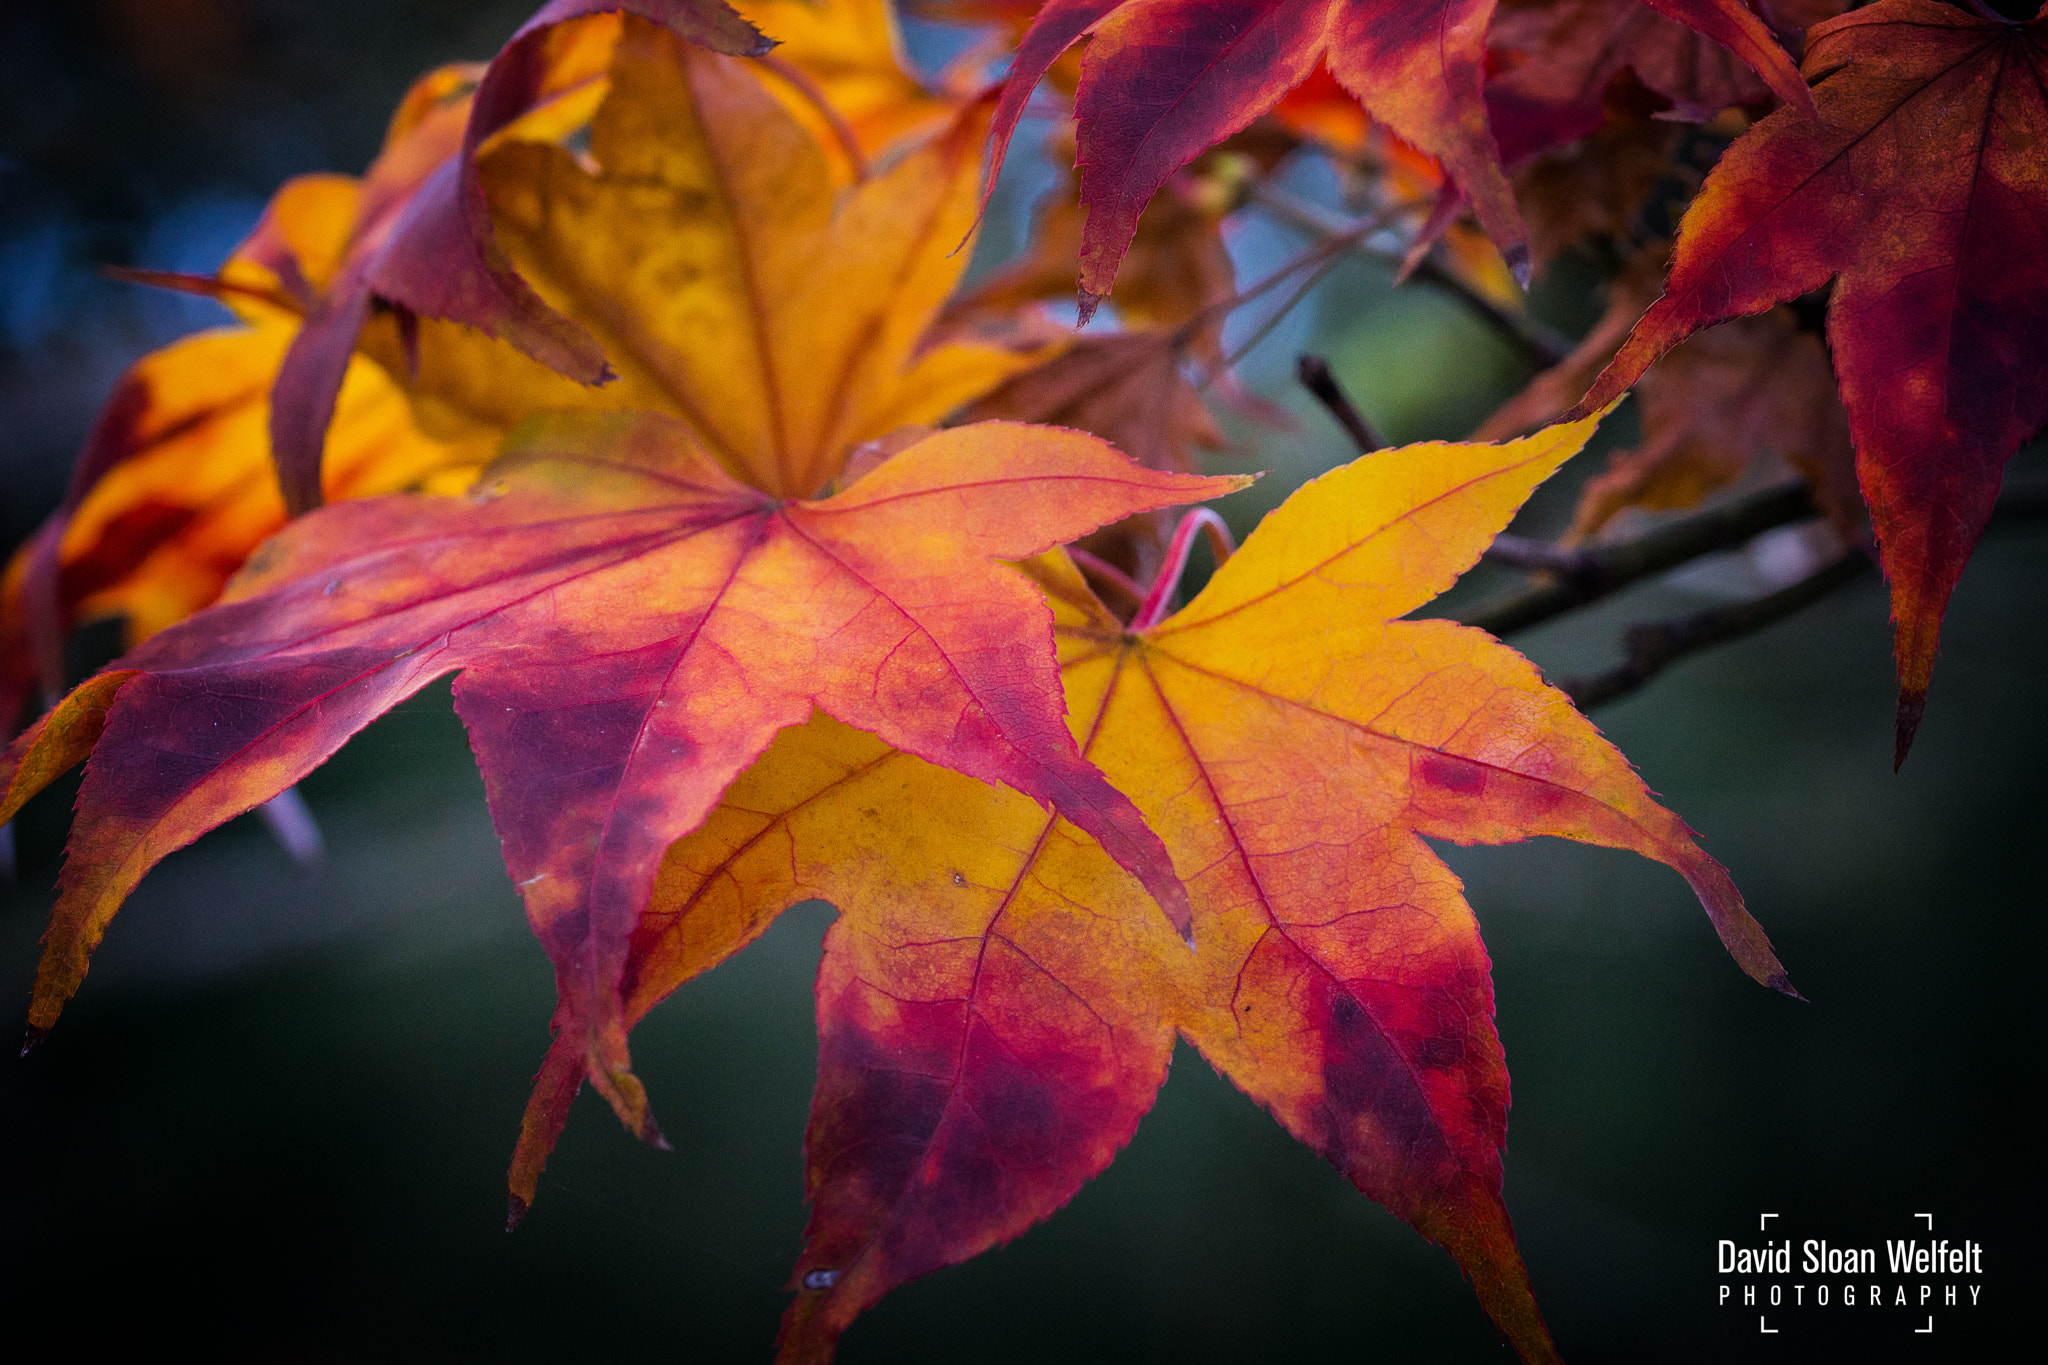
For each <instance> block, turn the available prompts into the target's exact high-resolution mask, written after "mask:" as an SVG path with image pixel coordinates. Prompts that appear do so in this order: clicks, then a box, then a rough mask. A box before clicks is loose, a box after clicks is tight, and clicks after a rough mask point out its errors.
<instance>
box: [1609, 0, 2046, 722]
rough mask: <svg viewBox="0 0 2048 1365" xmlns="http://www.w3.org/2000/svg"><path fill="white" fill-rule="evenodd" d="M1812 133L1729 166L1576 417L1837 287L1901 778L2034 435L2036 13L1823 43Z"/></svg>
mask: <svg viewBox="0 0 2048 1365" xmlns="http://www.w3.org/2000/svg"><path fill="white" fill-rule="evenodd" d="M1805 69H1806V73H1807V75H1808V76H1809V77H1810V78H1811V79H1812V80H1813V82H1814V93H1815V96H1816V98H1817V100H1818V101H1819V105H1820V118H1819V119H1818V120H1817V121H1816V120H1810V119H1802V118H1799V117H1798V116H1797V115H1796V114H1794V113H1793V112H1792V111H1790V110H1780V111H1779V112H1778V113H1776V114H1773V115H1772V116H1771V117H1769V118H1767V119H1765V120H1764V121H1763V122H1762V123H1760V124H1758V125H1757V126H1756V127H1755V128H1753V129H1752V130H1750V132H1749V133H1747V134H1746V135H1744V136H1743V137H1742V138H1741V139H1740V140H1738V141H1737V142H1736V143H1735V145H1734V146H1733V147H1731V148H1729V150H1728V152H1727V154H1726V155H1725V156H1723V157H1722V159H1721V161H1720V164H1719V165H1718V166H1716V167H1715V169H1714V171H1713V173H1712V174H1711V175H1710V176H1709V177H1708V178H1707V182H1706V185H1705V186H1704V188H1703V189H1702V190H1701V192H1700V195H1699V197H1698V198H1697V199H1696V200H1695V201H1694V203H1693V206H1692V208H1691V209H1690V210H1689V211H1688V212H1687V214H1686V217H1685V221H1684V223H1683V224H1682V225H1681V227H1680V231H1679V238H1678V249H1677V255H1676V258H1675V260H1674V262H1673V265H1672V270H1671V279H1670V282H1669V284H1668V285H1667V286H1666V289H1665V293H1664V297H1663V298H1662V299H1660V300H1659V301H1658V302H1657V304H1656V305H1655V306H1654V307H1652V308H1651V309H1650V311H1649V312H1648V313H1647V314H1646V315H1645V316H1644V318H1643V320H1642V322H1641V323H1639V324H1638V325H1637V327H1636V329H1635V332H1634V334H1633V335H1632V336H1631V337H1630V338H1629V341H1628V343H1627V344H1626V345H1625V346H1623V347H1622V349H1621V351H1620V352H1619V353H1618V354H1617V355H1616V356H1615V358H1614V362H1613V363H1612V364H1611V365H1610V366H1609V367H1608V368H1607V370H1606V371H1605V372H1604V373H1603V374H1602V375H1601V376H1600V378H1599V379H1598V380H1597V381H1596V382H1595V384H1594V386H1593V389H1592V391H1591V392H1590V393H1588V394H1587V395H1586V398H1585V400H1584V402H1583V403H1582V404H1581V405H1580V410H1592V409H1595V408H1598V407H1600V406H1602V405H1603V404H1605V403H1607V402H1610V401H1611V400H1612V399H1613V398H1614V397H1616V396H1617V395H1619V394H1620V393H1622V392H1623V391H1624V390H1626V389H1627V388H1628V387H1629V386H1630V385H1631V384H1633V383H1634V382H1635V381H1636V380H1637V379H1638V378H1639V377H1641V375H1642V374H1643V372H1644V371H1645V370H1647V369H1648V368H1649V367H1650V365H1651V364H1652V363H1653V362H1654V361H1655V360H1656V359H1657V358H1658V357H1659V356H1661V355H1663V354H1664V353H1665V352H1666V351H1668V350H1670V349H1671V348H1672V347H1673V346H1675V345H1677V344H1678V343H1679V342H1680V341H1682V340H1684V339H1685V338H1686V337H1688V336H1690V335H1691V334H1692V333H1694V332H1696V331H1698V330H1699V329H1700V328H1702V327H1708V326H1711V325H1713V324H1714V323H1717V322H1722V321H1725V320H1727V319H1729V318H1733V317H1739V316H1742V315H1745V314H1750V313H1758V312H1762V311H1763V310H1764V309H1766V308H1769V307H1770V306H1771V305H1772V304H1774V303H1777V302H1779V301H1781V300H1785V299H1792V298H1797V297H1799V296H1800V295H1802V294H1806V293H1809V292H1811V291H1813V290H1817V289H1821V288H1823V287H1824V286H1826V285H1827V284H1828V283H1829V281H1831V280H1832V281H1833V284H1834V288H1833V293H1832V294H1831V296H1830V298H1829V303H1828V341H1829V344H1830V346H1831V347H1832V349H1833V352H1834V361H1835V371H1836V374H1837V376H1838V377H1839V378H1840V381H1841V388H1842V399H1843V402H1844V403H1845V404H1846V405H1847V407H1848V410H1849V430H1850V434H1851V436H1852V438H1853V439H1854V442H1855V445H1856V466H1857V475H1858V479H1859V481H1860V483H1861V484H1862V488H1863V497H1864V501H1865V502H1867V503H1868V504H1869V506H1870V513H1871V520H1872V523H1873V525H1874V527H1875V529H1876V532H1877V538H1878V547H1879V552H1880V555H1881V558H1882V560H1883V564H1884V569H1885V574H1886V576H1887V577H1888V578H1889V579H1890V581H1891V591H1892V618H1893V620H1894V622H1895V623H1896V625H1897V632H1898V634H1897V649H1898V664H1899V711H1898V733H1897V747H1896V751H1895V757H1896V760H1897V761H1898V762H1903V761H1904V760H1905V756H1906V751H1907V750H1908V748H1910V747H1911V745H1912V742H1913V733H1914V730H1915V729H1916V728H1917V727H1918V725H1919V722H1920V716H1921V714H1922V712H1923V710H1924V709H1925V707H1926V701H1927V684H1928V679H1929V677H1930V676H1931V674H1932V673H1933V669H1934V655H1935V647H1936V643H1937V641H1938V639H1939V637H1940V631H1941V617H1942V613H1943V611H1944V610H1945V609H1946V608H1947V605H1948V599H1949V596H1950V594H1951V593H1952V592H1953V591H1954V590H1955V585H1956V581H1957V580H1958V579H1959V578H1960V577H1961V576H1962V571H1963V566H1964V564H1965V563H1967V562H1968V560H1969V557H1970V553H1971V551H1972V550H1974V549H1975V548H1976V544H1977V538H1978V536H1979V535H1980V534H1982V532H1983V530H1984V525H1985V523H1986V522H1987V521H1988V520H1989V519H1990V516H1991V508H1992V503H1993V502H1994V500H1995V499H1996V498H1997V496H1998V485H1999V479H2000V476H2001V474H2002V472H2003V470H2004V468H2005V463H2006V461H2007V460H2008V459H2009V458H2010V457H2011V455H2012V453H2013V451H2015V450H2016V449H2018V448H2019V445H2020V443H2021V442H2022V441H2025V440H2026V439H2028V438H2029V437H2031V436H2032V435H2034V433H2036V432H2037V431H2039V430H2040V429H2041V425H2042V423H2043V421H2044V420H2048V155H2044V149H2048V93H2044V83H2048V9H2044V10H2043V12H2042V13H2041V14H2039V15H2037V16H2036V17H2035V18H2034V19H2033V20H2031V21H2029V22H2026V23H2018V22H2011V21H2006V20H2000V19H1994V18H1986V17H1980V16H1979V15H1976V14H1970V13H1965V12H1964V11H1963V10H1960V9H1956V8H1954V7H1952V6H1949V5H1943V4H1936V3H1934V0H1879V3H1877V4H1874V5H1871V6H1869V7H1867V8H1865V9H1861V10H1857V11H1855V12H1854V13H1851V14H1846V15H1844V16H1842V17H1841V18H1839V19H1836V20H1833V21H1831V22H1829V23H1826V24H1821V25H1817V26H1816V27H1815V28H1814V29H1813V30H1812V31H1811V32H1810V33H1809V34H1808V37H1807V55H1806V63H1805Z"/></svg>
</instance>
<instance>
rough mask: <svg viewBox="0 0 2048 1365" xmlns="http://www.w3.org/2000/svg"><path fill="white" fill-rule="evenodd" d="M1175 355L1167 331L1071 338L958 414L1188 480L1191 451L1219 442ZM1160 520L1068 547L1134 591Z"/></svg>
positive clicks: (1156, 516) (1156, 542) (1120, 527)
mask: <svg viewBox="0 0 2048 1365" xmlns="http://www.w3.org/2000/svg"><path fill="white" fill-rule="evenodd" d="M1182 352H1183V347H1182V345H1181V344H1180V338H1178V337H1177V336H1175V335H1174V334H1173V333H1170V332H1158V331H1145V332H1128V333H1118V334H1112V335H1109V336H1082V337H1078V338H1076V339H1075V340H1074V341H1073V343H1072V344H1071V345H1069V346H1068V347H1067V348H1066V349H1065V350H1064V351H1063V352H1062V353H1061V354H1059V355H1057V356H1055V357H1053V358H1052V359H1051V360H1048V361H1046V362H1044V363H1043V364H1041V365H1039V366H1037V367H1035V368H1033V369H1029V370H1026V371H1024V372H1023V373H1022V374H1019V375H1017V376H1016V377H1015V378H1013V379H1011V380H1009V381H1008V382H1007V383H1005V384H1004V385H1003V386H1002V387H1001V388H999V389H997V390H995V391H994V392H993V393H991V394H989V395H988V396H987V397H985V398H982V399H979V400H977V401H976V402H975V403H974V404H972V405H971V406H970V407H968V408H967V409H966V411H965V412H964V413H962V414H961V416H962V419H963V420H966V421H987V420H991V419H1007V420H1012V421H1019V422H1042V423H1046V424H1049V425H1052V426H1061V427H1074V428H1077V429H1079V430H1081V431H1089V432H1093V433H1094V434H1095V435H1097V436H1100V437H1102V438H1103V439H1104V440H1107V441H1108V442H1110V443H1111V444H1112V445H1114V446H1115V447H1116V448H1117V449H1118V450H1121V451H1123V452H1124V453H1125V454H1126V455H1129V456H1130V457H1131V458H1132V459H1134V460H1136V461H1137V462H1138V463H1139V464H1141V465H1144V466H1145V467H1146V468H1148V469H1167V470H1173V471H1175V472H1177V473H1183V474H1189V473H1193V472H1194V471H1195V470H1196V469H1197V467H1198V463H1199V462H1198V457H1197V456H1196V454H1195V451H1196V448H1197V447H1200V448H1202V449H1206V450H1223V449H1225V448H1226V446H1227V445H1228V443H1227V442H1226V440H1225V439H1224V436H1223V433H1222V431H1220V430H1219V429H1218V428H1217V426H1216V419H1215V418H1214V417H1213V416H1212V415H1211V414H1210V412H1209V406H1208V404H1206V403H1204V402H1203V401H1202V396H1201V394H1200V393H1198V392H1197V391H1196V390H1195V387H1194V385H1193V384H1190V383H1189V382H1188V379H1187V376H1186V374H1185V373H1183V371H1182V363H1183V354H1182ZM1167 515H1168V514H1167V513H1165V512H1147V513H1141V514H1139V515H1138V516H1136V517H1132V518H1130V519H1128V520H1126V521H1123V522H1119V523H1117V524H1116V525H1114V526H1109V527H1105V528H1104V529H1102V530H1100V531H1097V532H1095V533H1094V534H1092V535H1089V536H1086V537H1083V538H1082V539H1081V540H1080V541H1079V542H1077V545H1076V548H1077V549H1079V550H1080V551H1082V552H1083V553H1084V554H1088V555H1094V556H1096V557H1097V558H1099V559H1101V560H1102V561H1104V562H1106V563H1107V564H1109V565H1111V566H1113V567H1114V568H1116V569H1117V570H1119V571H1121V572H1122V573H1123V574H1125V575H1126V576H1127V577H1128V578H1130V579H1132V580H1133V584H1132V587H1131V588H1130V589H1127V590H1126V596H1127V597H1129V599H1130V601H1129V602H1128V603H1127V605H1131V606H1135V605H1136V604H1137V602H1138V600H1139V598H1140V596H1141V594H1139V593H1138V592H1136V591H1135V584H1136V583H1137V582H1149V581H1151V580H1152V579H1153V578H1154V577H1155V576H1156V575H1157V573H1158V572H1159V569H1160V568H1161V566H1162V565H1163V564H1164V562H1165V555H1166V542H1167V538H1168V536H1169V535H1170V534H1171V528H1170V526H1169V525H1168V523H1167V520H1166V517H1167Z"/></svg>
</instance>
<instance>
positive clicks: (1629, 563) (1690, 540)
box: [1453, 483, 1815, 635]
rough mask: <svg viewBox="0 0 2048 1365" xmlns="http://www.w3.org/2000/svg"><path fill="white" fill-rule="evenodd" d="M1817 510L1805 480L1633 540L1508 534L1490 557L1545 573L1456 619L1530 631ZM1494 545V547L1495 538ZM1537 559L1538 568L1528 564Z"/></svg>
mask: <svg viewBox="0 0 2048 1365" xmlns="http://www.w3.org/2000/svg"><path fill="white" fill-rule="evenodd" d="M1813 515H1815V510H1814V505H1813V498H1812V496H1811V495H1810V494H1809V493H1808V492H1807V491H1806V485H1805V484H1803V483H1788V484H1782V485H1779V486H1778V487H1775V488H1767V489H1765V490H1763V491H1762V492H1759V493H1753V494H1751V495H1750V496H1748V497H1746V498H1738V499H1736V500H1735V501H1733V502H1729V503H1724V504H1722V505H1721V506H1719V507H1714V508H1710V509H1708V510H1707V511H1704V512H1697V513H1694V514H1693V515H1692V516H1689V517H1684V518H1681V519H1680V520H1677V521H1673V522H1668V523H1666V524H1665V525H1663V526H1660V527H1658V528H1657V529H1656V530H1654V531H1651V532H1649V533H1648V534H1646V535H1642V536H1639V537H1637V538H1636V539H1634V540H1624V541H1616V542H1614V543H1612V544H1605V545H1586V546H1580V547H1578V548H1567V547H1564V546H1557V545H1552V546H1545V547H1544V548H1543V549H1542V550H1541V551H1540V552H1539V551H1537V550H1535V549H1534V548H1532V547H1534V546H1535V545H1537V544H1538V543H1539V542H1535V541H1530V540H1527V539H1525V538H1523V537H1521V536H1514V537H1506V539H1507V540H1508V543H1509V548H1508V549H1507V550H1506V551H1504V552H1503V553H1502V554H1500V555H1495V554H1494V551H1492V550H1489V551H1488V552H1487V553H1488V556H1489V557H1491V558H1495V559H1497V560H1501V561H1504V562H1508V563H1514V562H1515V558H1516V556H1517V554H1518V553H1519V554H1520V556H1521V558H1522V560H1523V562H1522V563H1520V564H1519V565H1517V567H1522V568H1541V569H1543V570H1545V575H1544V577H1543V578H1542V579H1540V580H1538V581H1537V582H1535V583H1532V584H1530V585H1529V586H1528V587H1526V588H1521V589H1518V590H1516V591H1514V592H1511V593H1505V594H1503V595H1501V596H1499V597H1495V598H1493V599H1491V600H1490V601H1486V602H1481V603H1479V604H1478V605H1476V606H1474V607H1471V608H1469V609H1468V610H1466V611H1463V612H1460V613H1458V614H1457V615H1456V616H1455V617H1454V618H1453V619H1455V620H1458V621H1460V622H1462V623H1464V624H1465V625H1468V626H1478V627H1479V628H1480V629H1481V630H1485V631H1490V632H1492V633H1493V634H1495V635H1508V634H1512V633H1513V632H1515V631H1518V630H1527V629H1528V628H1529V627H1530V626H1534V625H1539V624H1541V623H1542V622H1544V621H1548V620H1550V619H1551V618H1552V617H1554V616H1559V615H1562V614H1563V613H1565V612H1567V611H1570V610H1571V609H1572V608H1574V607H1582V606H1585V605H1586V604H1587V603H1589V602H1597V601H1599V600H1600V599H1601V598H1603V597H1606V596H1608V595H1609V594H1611V593H1614V592H1618V591H1619V590H1621V589H1622V588H1625V587H1627V586H1628V585H1629V584H1631V583H1636V582H1640V581H1641V580H1643V579H1645V578H1649V577H1651V576H1652V575H1654V574H1660V573H1663V572H1664V571H1665V570H1667V569H1675V568H1677V567H1678V566H1679V565H1681V564H1684V563H1686V562H1687V561H1689V560H1693V559H1697V558H1699V557H1700V556H1701V555H1707V554H1713V553H1714V552H1715V551H1718V550H1732V549H1734V548H1735V547H1736V546H1738V545H1741V544H1744V543H1746V542H1747V541H1749V540H1750V539H1751V538H1752V537H1754V536H1757V535H1759V534H1761V533H1763V532H1765V531H1768V530H1770V529H1771V528H1773V527H1776V526H1783V525H1785V524H1786V523H1788V522H1794V521H1804V520H1806V519H1807V518H1809V517H1811V516H1813ZM1494 544H1495V545H1496V546H1499V544H1500V540H1499V539H1496V540H1495V542H1494ZM1536 558H1541V559H1542V560H1544V562H1543V563H1542V564H1540V565H1538V564H1536V563H1534V562H1531V561H1533V560H1534V559H1536Z"/></svg>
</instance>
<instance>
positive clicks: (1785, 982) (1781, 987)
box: [1764, 972, 1811, 1003]
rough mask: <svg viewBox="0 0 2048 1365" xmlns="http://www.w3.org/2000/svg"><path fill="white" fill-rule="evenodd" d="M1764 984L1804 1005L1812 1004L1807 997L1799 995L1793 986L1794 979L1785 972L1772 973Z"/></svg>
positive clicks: (1765, 979)
mask: <svg viewBox="0 0 2048 1365" xmlns="http://www.w3.org/2000/svg"><path fill="white" fill-rule="evenodd" d="M1764 984H1765V985H1766V986H1769V987H1770V988H1771V989H1772V990H1774V991H1776V992H1778V993H1779V994H1780V995H1789V996H1791V997H1792V998H1793V999H1794V1000H1798V1001H1800V1002H1802V1003H1811V1002H1809V1001H1807V999H1806V997H1805V996H1803V995H1801V994H1800V993H1799V991H1798V989H1797V988H1796V987H1794V986H1793V984H1792V978H1791V977H1790V976H1789V975H1787V974H1786V973H1784V972H1773V973H1771V975H1769V976H1768V977H1766V978H1764Z"/></svg>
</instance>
